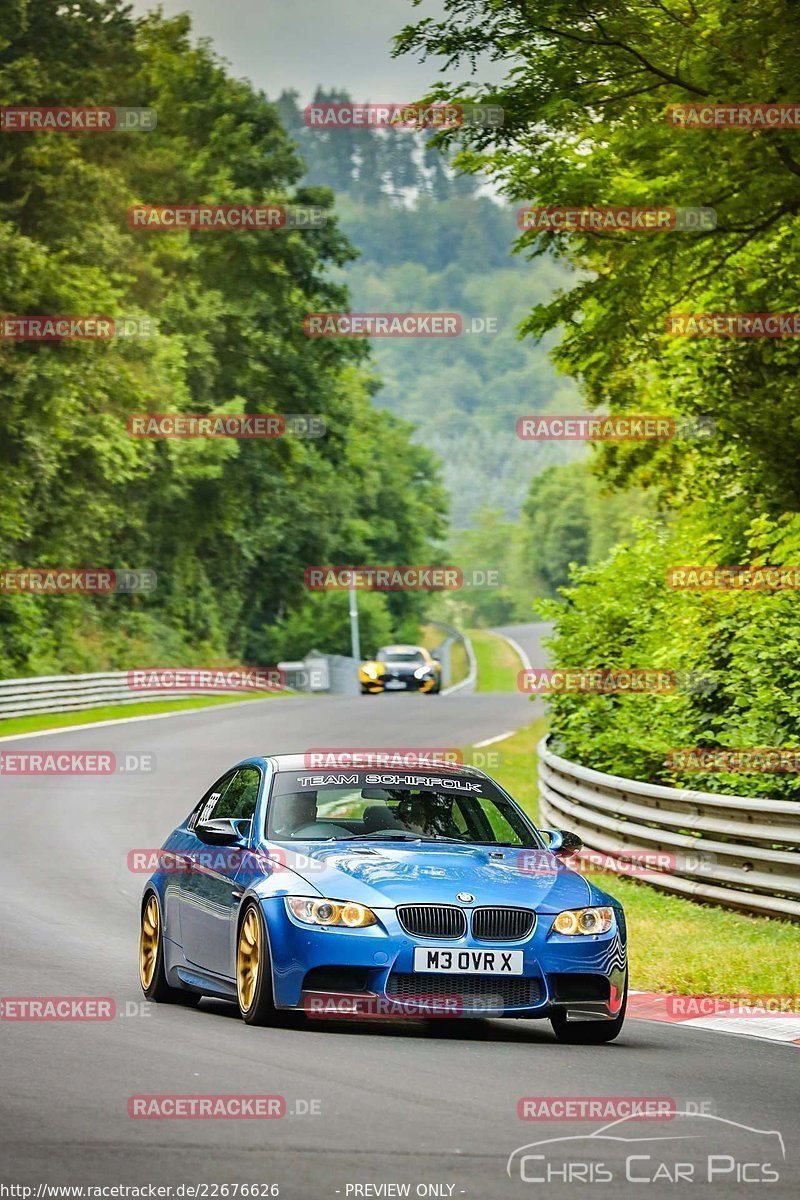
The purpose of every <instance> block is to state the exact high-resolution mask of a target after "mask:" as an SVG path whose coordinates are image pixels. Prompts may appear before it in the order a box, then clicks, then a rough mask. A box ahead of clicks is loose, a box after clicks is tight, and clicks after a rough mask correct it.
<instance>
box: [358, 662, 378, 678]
mask: <svg viewBox="0 0 800 1200" xmlns="http://www.w3.org/2000/svg"><path fill="white" fill-rule="evenodd" d="M361 674H362V675H366V677H367V679H377V678H378V674H379V669H378V665H377V663H365V664H364V666H363V667H362V668H361Z"/></svg>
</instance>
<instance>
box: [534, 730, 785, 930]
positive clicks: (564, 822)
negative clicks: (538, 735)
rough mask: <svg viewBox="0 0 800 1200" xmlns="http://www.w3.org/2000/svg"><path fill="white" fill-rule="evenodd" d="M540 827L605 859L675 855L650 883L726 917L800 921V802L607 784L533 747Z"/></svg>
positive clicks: (613, 780) (614, 780)
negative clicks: (574, 838) (577, 840)
mask: <svg viewBox="0 0 800 1200" xmlns="http://www.w3.org/2000/svg"><path fill="white" fill-rule="evenodd" d="M538 754H539V813H540V822H541V824H542V825H543V826H549V827H551V828H559V829H569V830H571V831H573V832H575V833H577V834H578V835H579V836H580V837H581V838H582V839H583V842H584V844H585V845H586V847H587V848H588V849H590V850H596V851H599V852H601V853H604V854H609V855H619V854H621V853H623V852H624V851H625V850H634V851H636V850H639V851H642V850H645V851H649V852H654V851H659V852H661V853H665V854H669V855H671V856H673V857H672V858H671V860H670V861H671V862H674V866H673V867H672V869H671V870H669V871H666V870H664V871H649V872H648V874H647V876H646V882H647V883H648V884H651V885H654V886H655V887H659V888H663V889H665V890H666V891H670V892H673V893H675V894H677V895H683V896H689V897H692V898H694V899H696V900H704V901H707V902H710V903H714V904H722V905H724V906H725V907H726V908H737V909H741V910H743V911H745V912H752V913H760V914H762V915H767V916H773V917H784V918H786V917H790V918H793V919H794V920H800V802H798V803H795V802H794V801H792V800H770V799H767V798H765V797H763V796H759V797H753V796H729V795H721V794H717V793H715V792H695V791H689V790H686V789H684V788H673V787H664V786H662V785H660V784H653V783H641V782H639V781H637V780H635V779H623V778H622V777H620V776H618V775H605V774H603V772H602V771H593V770H592V769H591V768H589V767H584V766H581V765H580V764H578V763H573V762H569V761H568V760H567V759H565V758H560V757H559V756H558V755H557V754H554V753H553V752H552V750H550V749H549V748H548V745H547V738H544V739H543V740H542V741H541V742H540V744H539V747H538Z"/></svg>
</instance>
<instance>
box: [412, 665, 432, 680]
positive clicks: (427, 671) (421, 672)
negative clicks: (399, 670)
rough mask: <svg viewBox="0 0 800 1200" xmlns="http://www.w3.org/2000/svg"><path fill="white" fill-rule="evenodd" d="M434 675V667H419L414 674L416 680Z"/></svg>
mask: <svg viewBox="0 0 800 1200" xmlns="http://www.w3.org/2000/svg"><path fill="white" fill-rule="evenodd" d="M432 674H433V667H417V669H416V671H415V672H414V678H415V679H424V678H425V676H426V675H432Z"/></svg>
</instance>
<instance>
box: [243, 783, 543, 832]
mask: <svg viewBox="0 0 800 1200" xmlns="http://www.w3.org/2000/svg"><path fill="white" fill-rule="evenodd" d="M266 833H267V838H268V839H269V840H270V841H278V842H280V841H353V840H356V839H358V840H359V841H395V840H396V841H409V842H411V841H414V842H420V844H427V843H433V842H458V843H461V844H467V845H480V846H516V847H526V848H527V847H539V846H541V842H540V841H539V840H538V839H537V837H536V834H535V833H534V831H533V830H532V829H531V827H530V826H529V825H528V823H527V822H526V820H525V819H524V817H523V816H522V814H521V812H520V811H519V809H518V808H517V807H516V805H514V804H513V803H512V802H511V801H509V800H508V799H507V798H506V797H505V796H504V795H503V794H502V792H500V791H499V789H498V788H497V787H496V786H495V785H494V784H493V783H492V782H491V780H489V779H484V778H482V777H480V776H476V777H475V778H471V777H468V776H464V775H453V776H452V777H449V778H448V777H447V775H446V773H442V774H441V775H440V774H438V773H437V774H430V775H426V774H425V773H424V772H420V773H418V774H408V775H406V774H402V773H391V772H379V771H342V772H340V773H330V774H314V773H312V772H280V773H279V774H278V775H277V776H276V777H275V781H274V783H273V787H272V794H271V796H270V802H269V806H268V816H267V831H266Z"/></svg>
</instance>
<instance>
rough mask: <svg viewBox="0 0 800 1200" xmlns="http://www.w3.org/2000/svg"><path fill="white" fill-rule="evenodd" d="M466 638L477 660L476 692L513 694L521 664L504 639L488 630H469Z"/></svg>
mask: <svg viewBox="0 0 800 1200" xmlns="http://www.w3.org/2000/svg"><path fill="white" fill-rule="evenodd" d="M468 637H469V639H470V641H471V642H472V648H473V650H474V651H475V657H476V659H477V660H478V688H477V690H478V691H479V692H515V691H516V690H517V673H518V672H519V671H521V670H522V663H521V662H520V660H519V657H518V655H517V653H516V651H515V650H513V649H512V648H511V646H509V644H508V642H507V641H506V640H505V638H501V637H498V636H497V634H496V633H490V632H489V630H488V629H470V630H469V631H468Z"/></svg>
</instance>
